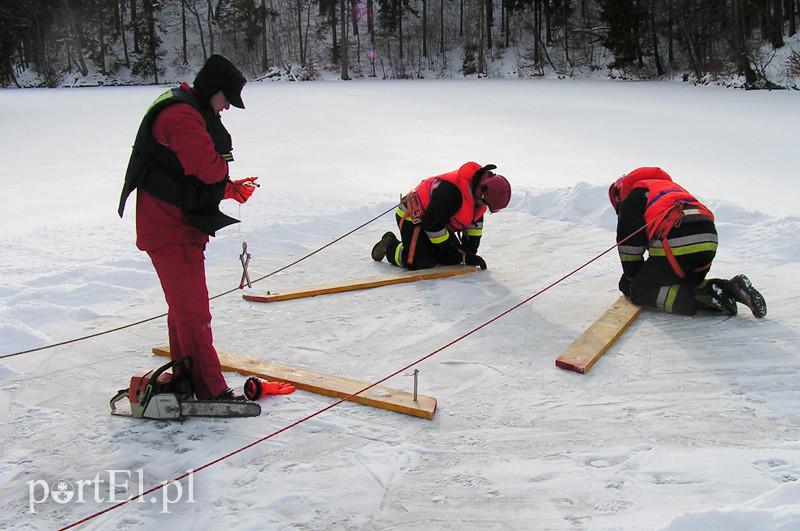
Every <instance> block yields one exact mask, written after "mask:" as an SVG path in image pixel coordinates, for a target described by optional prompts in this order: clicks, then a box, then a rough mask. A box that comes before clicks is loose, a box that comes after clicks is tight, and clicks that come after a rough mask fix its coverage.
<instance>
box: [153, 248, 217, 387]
mask: <svg viewBox="0 0 800 531" xmlns="http://www.w3.org/2000/svg"><path fill="white" fill-rule="evenodd" d="M204 247H205V246H202V245H198V244H183V245H181V244H173V245H165V246H162V247H159V248H157V249H155V250H149V251H147V254H148V255H149V256H150V260H152V261H153V267H155V269H156V273H157V274H158V279H159V280H160V281H161V287H162V288H163V289H164V296H165V298H166V299H167V306H168V307H169V312H168V314H167V325H168V327H169V350H170V354H171V357H172V359H173V360H182V359H183V358H186V357H188V358H190V359H191V365H192V384H193V386H194V392H195V395H196V396H197V398H199V399H208V398H215V397H217V396H219V395H220V394H222V392H223V391H225V390H226V389H227V388H228V384H227V383H225V377H224V376H223V375H222V369H221V368H220V365H219V357H218V356H217V351H216V350H214V345H213V338H212V336H211V310H210V309H209V304H208V288H207V287H206V272H205V265H204V260H205V255H204V254H203V250H204Z"/></svg>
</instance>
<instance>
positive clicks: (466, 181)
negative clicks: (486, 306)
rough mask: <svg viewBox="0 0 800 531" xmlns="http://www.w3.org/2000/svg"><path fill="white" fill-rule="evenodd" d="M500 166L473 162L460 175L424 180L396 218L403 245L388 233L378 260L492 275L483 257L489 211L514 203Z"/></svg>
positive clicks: (377, 250)
mask: <svg viewBox="0 0 800 531" xmlns="http://www.w3.org/2000/svg"><path fill="white" fill-rule="evenodd" d="M496 168H497V166H495V165H494V164H489V165H486V166H483V167H481V165H480V164H478V163H477V162H467V163H466V164H464V165H462V166H461V167H460V168H459V169H457V170H453V171H451V172H448V173H445V174H443V175H437V176H435V177H429V178H427V179H423V181H422V182H420V183H419V184H418V185H417V186H416V188H414V189H413V190H411V192H409V193H408V194H407V195H406V196H405V197H403V198H402V200H401V202H400V206H399V207H398V209H397V211H396V212H395V218H396V220H397V225H398V227H399V229H400V237H401V240H398V239H397V237H396V236H395V235H394V233H393V232H387V233H386V234H384V235H383V237H382V238H381V240H380V241H379V242H378V243H376V244H375V246H374V247H373V248H372V258H373V259H374V260H376V261H381V260H383V259H384V258H386V259H387V260H388V261H389V263H391V264H392V265H395V266H398V267H406V268H408V269H426V268H429V267H434V266H435V265H437V264H445V265H455V264H461V263H466V264H469V265H476V266H480V267H481V269H486V261H485V260H484V259H483V258H481V257H480V256H478V246H479V245H480V242H481V236H482V235H483V216H484V213H485V212H486V210H487V209H488V210H489V211H490V212H492V213H494V212H498V211H500V210H502V209H503V208H505V207H506V206H508V202H509V201H510V200H511V186H510V185H509V184H508V180H506V178H505V177H503V176H502V175H497V174H495V173H492V170H494V169H496Z"/></svg>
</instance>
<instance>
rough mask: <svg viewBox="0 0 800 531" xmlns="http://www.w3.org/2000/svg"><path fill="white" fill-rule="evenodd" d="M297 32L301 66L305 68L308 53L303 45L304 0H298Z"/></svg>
mask: <svg viewBox="0 0 800 531" xmlns="http://www.w3.org/2000/svg"><path fill="white" fill-rule="evenodd" d="M297 33H298V37H299V39H298V42H299V43H300V66H302V67H303V68H305V66H306V55H305V50H304V47H303V0H297Z"/></svg>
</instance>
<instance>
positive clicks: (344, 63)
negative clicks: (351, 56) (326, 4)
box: [339, 0, 350, 81]
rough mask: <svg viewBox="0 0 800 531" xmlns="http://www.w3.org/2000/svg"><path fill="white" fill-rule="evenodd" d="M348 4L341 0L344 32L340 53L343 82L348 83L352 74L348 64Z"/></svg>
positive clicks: (340, 7) (340, 6)
mask: <svg viewBox="0 0 800 531" xmlns="http://www.w3.org/2000/svg"><path fill="white" fill-rule="evenodd" d="M346 6H347V3H346V1H345V0H339V10H340V11H341V17H340V18H341V30H342V41H341V52H340V53H339V57H340V61H341V64H342V81H347V80H348V79H350V73H349V70H348V64H347V47H348V46H347V45H348V42H349V38H348V35H347V7H346Z"/></svg>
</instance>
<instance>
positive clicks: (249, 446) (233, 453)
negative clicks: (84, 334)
mask: <svg viewBox="0 0 800 531" xmlns="http://www.w3.org/2000/svg"><path fill="white" fill-rule="evenodd" d="M646 227H647V225H646V224H645V225H643V226H642V227H641V228H640V229H638V230H636V231H635V232H633V233H631V234H630V235H628V236H627V237H625V238H623V239H622V240H621V241H619V242H617V243H616V244H615V245H613V246H611V247H609V248H608V249H606V250H605V251H603V252H602V253H600V254H598V255H597V256H595V257H594V258H592V259H591V260H589V261H588V262H586V263H584V264H583V265H581V266H580V267H577V268H575V269H573V270H572V271H570V272H569V273H567V274H566V275H564V276H562V277H561V278H559V279H558V280H556V281H554V282H551V283H550V284H548V285H547V286H545V287H544V288H542V289H540V290H539V291H537V292H536V293H534V294H533V295H531V296H530V297H528V298H526V299H524V300H522V301H521V302H518V303H517V304H515V305H514V306H512V307H510V308H508V309H507V310H505V311H503V312H501V313H500V314H498V315H496V316H494V317H492V318H491V319H489V320H488V321H486V322H485V323H483V324H481V325H479V326H476V327H475V328H473V329H472V330H470V331H468V332H466V333H464V334H462V335H460V336H459V337H457V338H456V339H453V340H452V341H450V342H449V343H446V344H445V345H443V346H441V347H439V348H437V349H436V350H434V351H433V352H431V353H429V354H426V355H425V356H423V357H421V358H419V359H418V360H416V361H414V362H412V363H409V364H408V365H406V366H405V367H403V368H401V369H398V370H396V371H395V372H393V373H391V374H390V375H388V376H385V377H383V378H381V379H380V380H378V381H376V382H374V383H371V384H369V385H367V386H366V387H364V388H363V389H361V390H359V391H356V392H355V393H353V394H351V395H349V396H346V397H344V398H340V399H339V400H337V401H336V402H334V403H332V404H330V405H328V406H326V407H324V408H322V409H320V410H318V411H315V412H314V413H311V414H310V415H307V416H305V417H303V418H301V419H299V420H297V421H295V422H293V423H291V424H289V425H287V426H284V427H283V428H281V429H279V430H277V431H274V432H272V433H270V434H269V435H265V436H264V437H261V438H260V439H257V440H255V441H253V442H251V443H249V444H246V445H245V446H242V447H241V448H239V449H237V450H234V451H232V452H229V453H227V454H225V455H223V456H221V457H218V458H216V459H214V460H213V461H210V462H208V463H206V464H204V465H202V466H200V467H198V468H195V469H193V470H191V471H189V472H186V473H184V474H181V475H180V476H178V477H176V478H175V479H173V480H171V481H167V482H163V483H161V484H159V485H156V486H155V487H152V488H150V489H149V490H147V491H145V492H143V493H141V494H138V495H137V496H134V497H133V498H130V499H128V500H124V501H121V502H119V503H117V504H115V505H112V506H111V507H108V508H107V509H103V510H102V511H98V512H96V513H93V514H90V515H89V516H86V517H85V518H82V519H80V520H78V521H76V522H73V523H72V524H69V525H68V526H66V527H62V528H61V531H63V530H66V529H72V528H74V527H76V526H79V525H80V524H83V523H85V522H88V521H89V520H91V519H93V518H96V517H98V516H100V515H103V514H105V513H107V512H110V511H113V510H114V509H118V508H120V507H122V506H124V505H126V504H128V503H131V502H133V501H136V500H138V499H140V498H142V497H144V496H147V495H148V494H150V493H152V492H155V491H157V490H160V489H162V488H164V487H165V486H167V485H169V484H171V483H175V482H178V481H180V480H182V479H185V478H187V477H189V476H190V475H191V474H194V473H195V472H200V471H201V470H205V469H206V468H209V467H211V466H213V465H215V464H217V463H219V462H220V461H223V460H225V459H227V458H229V457H232V456H234V455H237V454H240V453H242V452H244V451H245V450H248V449H250V448H252V447H253V446H256V445H257V444H261V443H262V442H264V441H266V440H269V439H271V438H273V437H275V436H276V435H279V434H281V433H283V432H285V431H288V430H290V429H292V428H294V427H295V426H298V425H299V424H302V423H303V422H306V421H307V420H311V419H313V418H314V417H316V416H318V415H321V414H322V413H325V412H326V411H328V410H330V409H333V408H334V407H336V406H338V405H339V404H341V403H343V402H347V401H348V400H350V399H351V398H353V397H356V396H358V395H360V394H361V393H363V392H365V391H367V390H369V389H372V388H373V387H375V386H376V385H380V384H382V383H383V382H385V381H386V380H389V379H390V378H393V377H395V376H397V375H398V374H400V373H402V372H404V371H407V370H408V369H410V368H411V367H414V366H415V365H419V364H420V363H422V362H423V361H425V360H427V359H429V358H431V357H433V356H435V355H436V354H438V353H440V352H442V351H443V350H445V349H447V348H449V347H451V346H453V345H455V344H456V343H458V342H459V341H461V340H462V339H465V338H467V337H469V336H471V335H472V334H474V333H475V332H477V331H478V330H481V329H483V328H486V327H487V326H489V325H490V324H492V323H493V322H495V321H497V320H498V319H500V318H502V317H505V316H506V315H508V314H509V313H511V312H513V311H514V310H516V309H517V308H519V307H520V306H523V305H524V304H527V303H528V302H530V301H531V300H533V299H535V298H536V297H538V296H539V295H541V294H542V293H544V292H545V291H547V290H549V289H551V288H552V287H554V286H556V285H557V284H559V283H561V282H563V281H564V280H566V279H567V278H569V277H571V276H572V275H574V274H575V273H577V272H578V271H580V270H582V269H583V268H585V267H587V266H588V265H590V264H592V263H593V262H595V261H597V260H599V259H600V258H601V257H603V256H604V255H606V254H608V253H609V252H611V251H612V250H614V249H615V248H617V247H618V246H619V245H621V244H623V243H625V242H626V241H627V240H628V239H630V238H632V237H633V236H634V235H635V234H637V233H639V232H641V231H642V230H644V229H645V228H646Z"/></svg>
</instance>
